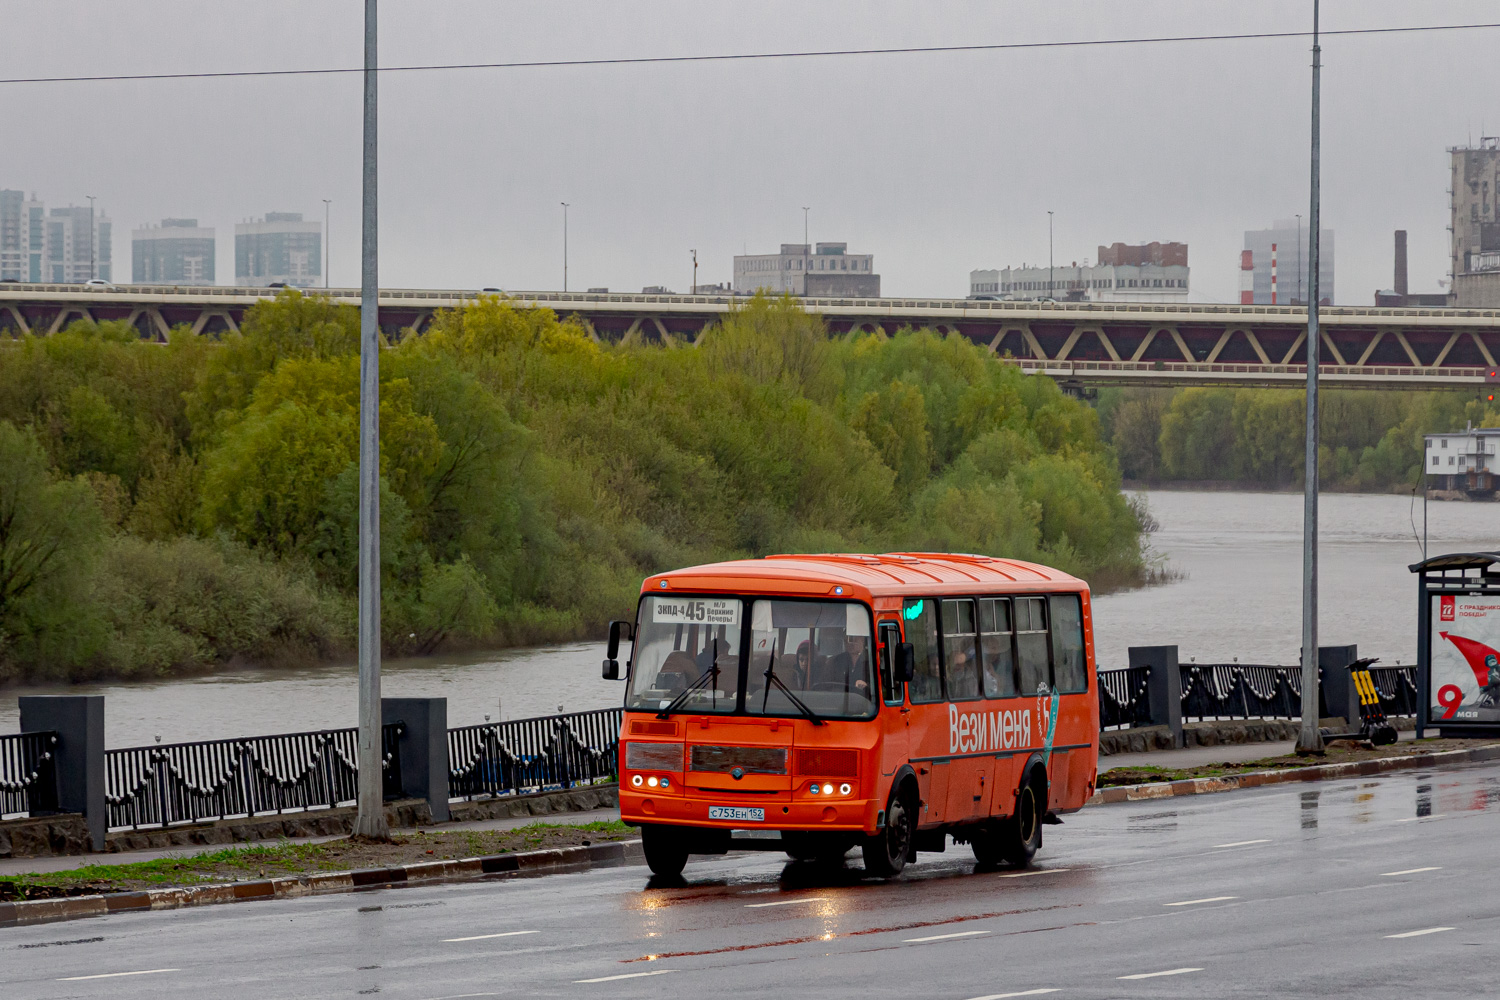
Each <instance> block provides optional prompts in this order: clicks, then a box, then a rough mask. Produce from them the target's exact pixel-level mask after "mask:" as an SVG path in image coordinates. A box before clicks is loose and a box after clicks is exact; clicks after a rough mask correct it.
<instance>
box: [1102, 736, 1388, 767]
mask: <svg viewBox="0 0 1500 1000" xmlns="http://www.w3.org/2000/svg"><path fill="white" fill-rule="evenodd" d="M1397 735H1398V736H1399V737H1400V739H1401V740H1403V741H1405V740H1414V739H1416V738H1417V734H1416V733H1415V732H1413V731H1412V730H1409V729H1408V730H1404V731H1402V732H1400V733H1398V734H1397ZM1346 745H1347V744H1346ZM1295 749H1297V741H1296V740H1282V741H1278V742H1274V743H1231V744H1227V745H1222V746H1215V747H1184V748H1183V749H1181V750H1153V751H1150V752H1148V753H1117V754H1111V755H1109V756H1108V757H1100V758H1099V771H1100V773H1103V772H1105V771H1112V770H1114V769H1115V768H1117V767H1161V768H1180V767H1203V766H1205V765H1208V764H1225V763H1232V764H1242V763H1244V762H1245V761H1247V760H1260V759H1261V758H1262V757H1282V756H1285V755H1286V754H1289V753H1291V752H1292V751H1293V750H1295Z"/></svg>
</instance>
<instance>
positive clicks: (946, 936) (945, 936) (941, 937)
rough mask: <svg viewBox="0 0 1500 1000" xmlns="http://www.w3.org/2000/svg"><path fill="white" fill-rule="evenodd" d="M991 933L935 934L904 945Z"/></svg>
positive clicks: (911, 939) (905, 942) (958, 932)
mask: <svg viewBox="0 0 1500 1000" xmlns="http://www.w3.org/2000/svg"><path fill="white" fill-rule="evenodd" d="M988 933H989V931H955V932H954V933H952V934H934V935H932V936H931V937H919V938H907V939H906V940H905V941H902V942H901V943H902V944H923V943H925V942H927V941H946V940H948V939H949V938H961V937H978V936H979V935H981V934H988Z"/></svg>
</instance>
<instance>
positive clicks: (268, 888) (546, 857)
mask: <svg viewBox="0 0 1500 1000" xmlns="http://www.w3.org/2000/svg"><path fill="white" fill-rule="evenodd" d="M644 857H645V854H644V852H643V851H642V849H641V842H640V841H639V840H617V841H611V842H609V843H605V844H590V845H589V846H587V847H560V848H554V849H551V850H545V851H521V852H518V853H515V854H491V855H487V856H485V857H482V858H461V859H458V860H454V861H422V862H418V863H416V864H410V865H398V866H396V867H394V868H362V869H359V870H356V871H347V872H326V873H319V874H317V875H288V876H284V877H282V878H270V879H260V880H257V881H254V882H228V883H216V884H213V885H194V886H186V887H179V888H172V889H142V890H139V891H136V892H120V893H108V894H104V895H95V896H74V897H71V898H65V899H33V900H22V901H20V902H14V903H0V927H19V926H22V925H29V924H47V923H54V922H56V921H59V920H78V919H81V918H83V917H102V916H104V915H105V914H107V913H128V912H132V911H140V910H178V909H182V908H184V907H188V906H211V905H213V904H215V903H244V902H249V901H251V900H257V899H291V898H295V897H298V896H314V895H323V894H327V893H335V892H358V891H359V890H361V889H374V888H381V887H386V886H393V885H400V884H402V883H413V882H421V883H435V882H451V881H458V880H463V879H481V878H485V879H492V878H507V877H513V876H514V877H521V876H526V875H556V874H559V873H562V872H572V871H586V870H588V869H590V868H615V867H619V866H621V865H628V864H631V863H632V862H636V861H640V860H641V859H643V858H644Z"/></svg>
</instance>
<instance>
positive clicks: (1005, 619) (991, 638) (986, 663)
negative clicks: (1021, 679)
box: [979, 597, 1016, 698]
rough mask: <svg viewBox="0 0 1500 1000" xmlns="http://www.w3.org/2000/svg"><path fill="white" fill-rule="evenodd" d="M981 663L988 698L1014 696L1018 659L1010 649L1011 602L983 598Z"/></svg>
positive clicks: (980, 620)
mask: <svg viewBox="0 0 1500 1000" xmlns="http://www.w3.org/2000/svg"><path fill="white" fill-rule="evenodd" d="M979 666H980V671H981V676H982V678H983V680H984V694H985V697H987V698H1014V697H1015V695H1016V663H1015V658H1014V657H1013V656H1012V655H1011V649H1010V602H1009V601H1007V600H1006V599H1005V598H1003V597H998V598H994V599H992V600H984V601H980V602H979Z"/></svg>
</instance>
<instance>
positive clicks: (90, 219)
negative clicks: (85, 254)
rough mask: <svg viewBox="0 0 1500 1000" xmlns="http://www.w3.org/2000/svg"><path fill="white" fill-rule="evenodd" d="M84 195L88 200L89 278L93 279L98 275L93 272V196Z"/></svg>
mask: <svg viewBox="0 0 1500 1000" xmlns="http://www.w3.org/2000/svg"><path fill="white" fill-rule="evenodd" d="M84 197H85V198H87V199H88V200H89V280H90V281H93V280H94V279H95V278H97V277H98V275H97V274H95V273H94V196H93V195H91V194H86V195H84Z"/></svg>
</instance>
